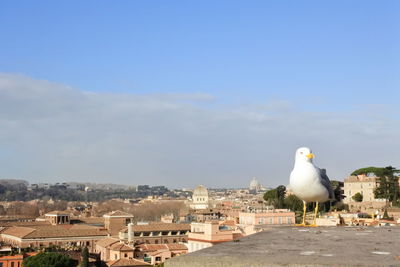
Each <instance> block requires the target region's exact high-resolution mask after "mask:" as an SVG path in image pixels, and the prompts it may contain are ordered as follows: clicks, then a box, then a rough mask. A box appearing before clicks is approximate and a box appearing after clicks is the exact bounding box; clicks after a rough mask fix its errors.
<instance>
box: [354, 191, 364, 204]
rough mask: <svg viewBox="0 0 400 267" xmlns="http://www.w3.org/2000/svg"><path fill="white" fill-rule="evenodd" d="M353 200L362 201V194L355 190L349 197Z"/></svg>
mask: <svg viewBox="0 0 400 267" xmlns="http://www.w3.org/2000/svg"><path fill="white" fill-rule="evenodd" d="M351 198H352V199H354V201H355V202H361V201H363V195H362V194H361V193H360V192H357V193H356V194H355V195H354V196H352V197H351Z"/></svg>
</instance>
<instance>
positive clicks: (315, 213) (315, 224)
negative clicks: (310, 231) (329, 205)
mask: <svg viewBox="0 0 400 267" xmlns="http://www.w3.org/2000/svg"><path fill="white" fill-rule="evenodd" d="M317 213H318V202H316V204H315V211H314V223H313V224H312V226H317Z"/></svg>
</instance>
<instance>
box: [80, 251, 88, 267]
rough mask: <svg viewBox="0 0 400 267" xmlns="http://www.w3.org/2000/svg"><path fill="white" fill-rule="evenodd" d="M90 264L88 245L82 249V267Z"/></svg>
mask: <svg viewBox="0 0 400 267" xmlns="http://www.w3.org/2000/svg"><path fill="white" fill-rule="evenodd" d="M88 266H89V250H88V248H87V247H84V248H83V249H82V262H81V267H88Z"/></svg>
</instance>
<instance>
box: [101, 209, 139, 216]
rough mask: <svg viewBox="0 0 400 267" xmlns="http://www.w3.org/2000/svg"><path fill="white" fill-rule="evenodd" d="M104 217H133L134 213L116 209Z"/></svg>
mask: <svg viewBox="0 0 400 267" xmlns="http://www.w3.org/2000/svg"><path fill="white" fill-rule="evenodd" d="M103 217H127V218H133V215H132V214H130V213H127V212H124V211H120V210H116V211H111V212H109V213H106V214H104V215H103Z"/></svg>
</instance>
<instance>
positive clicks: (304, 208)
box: [296, 201, 307, 226]
mask: <svg viewBox="0 0 400 267" xmlns="http://www.w3.org/2000/svg"><path fill="white" fill-rule="evenodd" d="M306 213H307V203H306V202H305V201H303V221H302V223H301V224H296V226H306Z"/></svg>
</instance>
